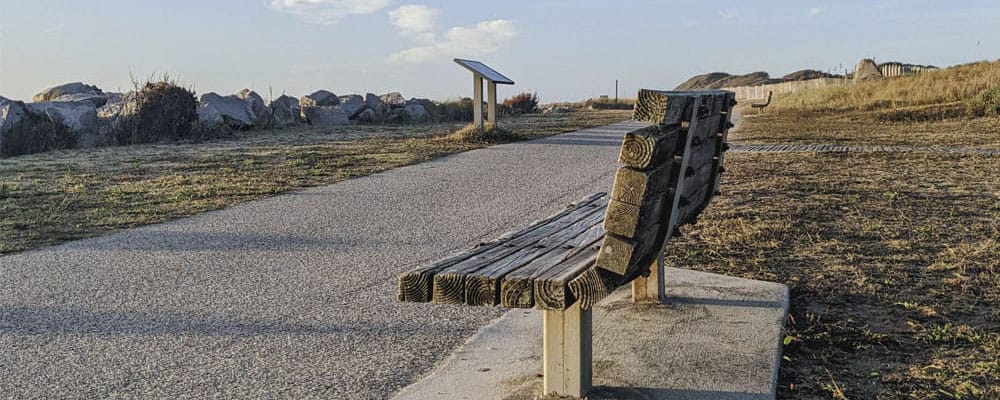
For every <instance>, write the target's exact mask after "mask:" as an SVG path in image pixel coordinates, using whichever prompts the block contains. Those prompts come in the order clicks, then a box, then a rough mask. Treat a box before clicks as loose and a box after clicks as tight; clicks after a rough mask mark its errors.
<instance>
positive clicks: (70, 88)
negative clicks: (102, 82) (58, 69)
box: [32, 82, 104, 107]
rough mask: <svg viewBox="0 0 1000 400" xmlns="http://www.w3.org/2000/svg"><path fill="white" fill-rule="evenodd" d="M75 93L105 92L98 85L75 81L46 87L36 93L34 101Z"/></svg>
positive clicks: (100, 93) (97, 93) (53, 98)
mask: <svg viewBox="0 0 1000 400" xmlns="http://www.w3.org/2000/svg"><path fill="white" fill-rule="evenodd" d="M74 94H87V95H103V94H104V92H103V91H101V89H98V88H97V86H93V85H87V84H84V83H82V82H73V83H67V84H63V85H59V86H56V87H51V88H48V89H45V90H43V91H42V92H41V93H39V94H36V95H35V97H34V98H33V99H32V101H34V102H36V103H41V102H46V101H54V100H55V99H56V98H58V97H62V96H66V95H74ZM102 105H103V104H102ZM95 107H97V106H95Z"/></svg>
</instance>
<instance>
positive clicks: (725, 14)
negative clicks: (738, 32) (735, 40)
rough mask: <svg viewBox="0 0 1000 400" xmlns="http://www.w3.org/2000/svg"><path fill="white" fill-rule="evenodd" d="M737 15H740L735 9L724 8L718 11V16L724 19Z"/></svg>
mask: <svg viewBox="0 0 1000 400" xmlns="http://www.w3.org/2000/svg"><path fill="white" fill-rule="evenodd" d="M739 16H740V13H738V12H736V11H728V10H726V11H719V18H722V19H724V20H726V19H736V18H737V17H739Z"/></svg>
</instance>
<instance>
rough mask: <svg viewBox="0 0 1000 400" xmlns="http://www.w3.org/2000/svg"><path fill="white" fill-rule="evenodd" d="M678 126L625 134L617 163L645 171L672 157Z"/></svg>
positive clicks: (648, 128) (654, 127)
mask: <svg viewBox="0 0 1000 400" xmlns="http://www.w3.org/2000/svg"><path fill="white" fill-rule="evenodd" d="M679 133H680V125H659V126H657V125H654V126H649V127H645V128H642V129H638V130H635V131H632V132H629V133H626V134H625V139H624V140H623V142H622V149H621V153H620V154H619V155H618V162H619V163H622V164H623V165H625V166H626V167H629V168H632V169H636V170H640V171H643V170H647V169H650V168H653V167H655V166H657V165H662V164H663V163H665V162H667V161H669V160H670V159H672V158H673V156H674V148H675V147H676V145H677V136H678V134H679Z"/></svg>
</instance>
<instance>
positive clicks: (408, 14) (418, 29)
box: [389, 5, 441, 40]
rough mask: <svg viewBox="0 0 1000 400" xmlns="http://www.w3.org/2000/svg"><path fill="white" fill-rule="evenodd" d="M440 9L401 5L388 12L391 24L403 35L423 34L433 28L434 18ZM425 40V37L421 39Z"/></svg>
mask: <svg viewBox="0 0 1000 400" xmlns="http://www.w3.org/2000/svg"><path fill="white" fill-rule="evenodd" d="M440 13H441V11H438V10H435V9H433V8H430V7H427V6H424V5H408V6H402V7H399V8H397V9H395V10H392V11H390V12H389V18H390V19H392V24H393V25H396V27H397V28H399V33H400V34H401V35H404V36H413V35H418V34H425V33H427V32H430V31H431V30H433V29H434V19H435V18H437V16H438V14H440ZM422 40H426V38H424V39H422Z"/></svg>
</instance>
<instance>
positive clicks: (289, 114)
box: [268, 95, 302, 128]
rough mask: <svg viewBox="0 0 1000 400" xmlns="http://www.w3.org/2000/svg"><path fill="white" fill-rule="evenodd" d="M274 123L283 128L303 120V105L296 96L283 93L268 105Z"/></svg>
mask: <svg viewBox="0 0 1000 400" xmlns="http://www.w3.org/2000/svg"><path fill="white" fill-rule="evenodd" d="M268 108H269V109H270V113H271V117H272V118H273V120H274V125H275V126H277V127H279V128H283V127H287V126H291V125H296V124H298V123H300V122H302V107H301V106H299V100H298V99H296V98H294V97H289V96H285V95H282V96H281V97H278V98H277V99H274V101H272V102H271V104H270V105H268Z"/></svg>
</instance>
